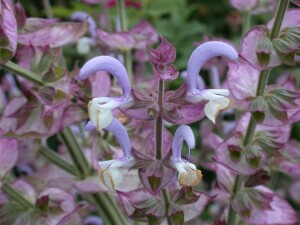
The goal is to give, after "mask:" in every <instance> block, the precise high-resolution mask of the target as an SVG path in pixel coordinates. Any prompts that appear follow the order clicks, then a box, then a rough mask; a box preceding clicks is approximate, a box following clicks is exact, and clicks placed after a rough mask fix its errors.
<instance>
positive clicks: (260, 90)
mask: <svg viewBox="0 0 300 225" xmlns="http://www.w3.org/2000/svg"><path fill="white" fill-rule="evenodd" d="M288 5H289V0H281V1H280V2H279V4H278V6H277V11H276V15H275V20H274V24H273V27H272V30H271V40H273V39H274V38H276V37H278V35H279V31H280V27H281V24H282V21H283V18H284V15H285V12H286V10H287V8H288ZM270 71H271V70H270V69H269V70H264V71H262V72H261V73H260V76H259V80H258V85H257V92H256V96H263V95H264V92H265V88H266V85H267V83H268V78H269V74H270ZM255 129H256V122H255V120H254V119H253V118H252V117H251V119H250V122H249V125H248V129H247V131H246V134H245V138H244V143H243V145H244V147H245V146H247V145H248V144H250V142H251V140H252V138H253V136H254V133H255ZM242 180H243V178H242V177H241V176H239V175H237V176H236V178H235V182H234V187H235V188H234V190H233V193H232V197H231V198H232V199H233V198H234V197H235V195H236V193H237V192H238V191H239V190H240V189H241V186H242V185H241V184H242ZM231 203H232V202H231V201H230V208H229V212H228V220H227V221H228V222H227V224H228V225H235V220H236V213H235V212H234V210H233V208H232V206H231Z"/></svg>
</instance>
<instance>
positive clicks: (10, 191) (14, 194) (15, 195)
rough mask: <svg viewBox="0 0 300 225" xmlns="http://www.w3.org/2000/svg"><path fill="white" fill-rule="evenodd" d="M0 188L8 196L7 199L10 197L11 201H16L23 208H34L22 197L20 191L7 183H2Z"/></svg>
mask: <svg viewBox="0 0 300 225" xmlns="http://www.w3.org/2000/svg"><path fill="white" fill-rule="evenodd" d="M1 189H2V191H3V192H4V193H5V194H6V195H7V196H8V198H9V199H12V200H13V201H15V202H17V203H18V204H19V205H20V206H21V207H23V208H24V209H31V208H34V205H33V204H32V203H31V202H29V201H28V200H27V199H26V198H24V196H23V195H22V194H20V192H18V191H16V190H15V189H14V188H13V187H11V186H10V185H9V184H7V183H4V184H3V185H2V188H1Z"/></svg>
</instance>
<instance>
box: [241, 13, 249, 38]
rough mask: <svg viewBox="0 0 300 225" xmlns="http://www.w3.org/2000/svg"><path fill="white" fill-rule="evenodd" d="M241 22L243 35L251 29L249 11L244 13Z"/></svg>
mask: <svg viewBox="0 0 300 225" xmlns="http://www.w3.org/2000/svg"><path fill="white" fill-rule="evenodd" d="M243 20H244V21H243V27H242V34H243V35H244V34H246V32H247V31H248V30H249V29H250V27H251V11H246V12H244V15H243Z"/></svg>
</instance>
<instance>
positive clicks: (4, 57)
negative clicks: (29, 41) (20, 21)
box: [0, 0, 17, 63]
mask: <svg viewBox="0 0 300 225" xmlns="http://www.w3.org/2000/svg"><path fill="white" fill-rule="evenodd" d="M0 3H1V4H2V8H1V9H0V10H1V13H0V63H4V62H6V61H8V60H9V59H10V58H12V57H13V56H14V54H15V52H16V49H17V21H16V18H15V14H14V8H13V5H12V4H10V3H9V2H7V1H4V0H1V2H0Z"/></svg>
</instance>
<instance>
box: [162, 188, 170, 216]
mask: <svg viewBox="0 0 300 225" xmlns="http://www.w3.org/2000/svg"><path fill="white" fill-rule="evenodd" d="M162 195H163V199H164V202H165V216H166V217H167V216H168V211H169V208H170V204H171V200H170V195H169V191H168V189H167V188H165V189H164V190H163V191H162Z"/></svg>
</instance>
